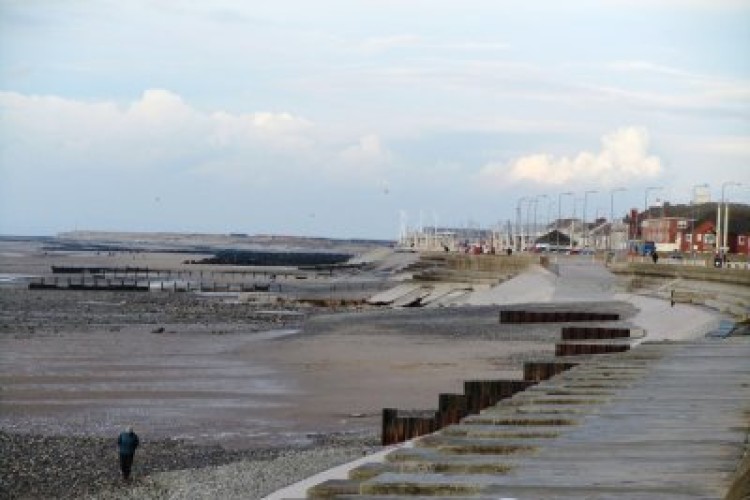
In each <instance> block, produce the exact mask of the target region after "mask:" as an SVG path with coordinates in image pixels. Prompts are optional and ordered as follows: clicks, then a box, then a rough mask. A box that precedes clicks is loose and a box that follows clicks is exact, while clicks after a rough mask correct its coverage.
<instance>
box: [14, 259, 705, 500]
mask: <svg viewBox="0 0 750 500" xmlns="http://www.w3.org/2000/svg"><path fill="white" fill-rule="evenodd" d="M20 250H21V249H18V248H14V249H13V251H12V252H11V251H7V249H6V251H5V252H4V253H3V252H0V272H7V273H14V274H17V275H23V274H25V273H30V274H34V273H38V272H40V271H43V270H44V269H45V268H48V266H49V265H50V263H51V262H54V263H56V264H60V263H63V264H64V263H66V262H71V261H75V262H77V263H78V264H79V265H84V264H85V265H88V264H89V261H88V260H86V258H85V256H84V255H81V254H75V255H59V254H58V255H54V256H50V255H45V254H44V253H43V252H40V251H38V250H36V251H32V252H28V253H24V252H23V251H20ZM95 257H96V259H98V260H97V262H96V264H97V265H101V263H102V262H104V263H110V262H111V261H110V260H108V259H110V257H103V256H100V255H97V256H95ZM113 258H114V259H115V261H116V262H120V261H119V260H117V259H127V258H128V257H127V256H120V257H117V256H114V257H113ZM137 258H138V259H141V260H142V261H144V262H148V254H138V256H137ZM154 258H155V259H157V260H158V262H159V265H160V266H166V265H168V264H169V263H170V262H172V263H173V264H174V265H177V264H176V263H178V262H179V259H180V257H179V256H175V255H167V256H165V255H157V256H155V257H154ZM100 261H101V262H100ZM571 262H572V265H574V266H581V268H580V269H577V270H576V271H580V272H573V273H568V272H567V271H565V270H563V272H562V273H561V274H560V275H559V276H555V275H551V274H550V273H548V272H546V271H539V270H538V269H537V270H534V271H533V272H532V273H531V274H526V275H523V276H521V277H519V280H518V281H516V282H514V281H513V280H511V281H509V282H507V283H505V284H503V285H501V286H499V287H496V288H495V289H493V290H492V291H491V293H489V294H488V293H484V294H483V295H482V296H478V297H477V300H476V301H475V302H474V303H476V304H492V303H509V302H514V301H520V302H523V301H525V300H527V301H529V300H555V301H557V300H559V301H563V302H567V303H568V305H573V306H576V307H581V308H587V309H590V308H604V309H607V310H617V311H620V312H621V313H622V314H623V317H624V319H623V321H622V324H623V325H633V326H639V325H638V324H637V323H635V324H633V323H631V321H632V320H633V319H634V318H635V316H636V314H637V313H638V309H637V308H636V307H634V306H633V305H632V304H631V303H629V302H627V301H626V300H627V299H628V297H624V296H616V295H615V293H616V289H615V287H614V279H613V278H612V277H611V275H609V274H608V273H607V272H606V271H605V270H603V269H601V268H598V269H592V268H591V263H590V262H588V261H585V262H584V261H581V260H575V261H571ZM142 264H143V262H141V263H139V265H142ZM331 279H334V280H346V279H352V278H351V277H347V276H339V277H337V276H334V277H332V278H331ZM339 282H340V281H339ZM591 283H596V285H595V286H594V287H592V286H591ZM493 294H494V296H493ZM471 303H472V302H471V301H468V304H471ZM641 306H649V307H650V308H651V309H650V310H651V311H652V312H653V316H654V321H656V322H659V321H662V323H663V318H662V317H661V316H663V313H661V312H658V311H656V309H655V308H654V307H652V306H650V305H649V304H641V305H640V306H639V307H641ZM659 307H661V306H659ZM679 312H680V311H677V310H672V311H669V314H672V315H673V316H674V321H675V323H674V324H675V325H676V324H678V323H677V322H678V321H681V320H680V316H679V314H678V313H679ZM291 313H294V314H291ZM660 315H661V316H660ZM704 319H705V318H704ZM704 319H702V320H704ZM670 327H671V324H670ZM161 329H163V331H161ZM157 331H161V333H154V332H157ZM557 338H559V326H558V325H527V326H517V325H500V324H499V323H498V316H497V307H496V306H493V305H475V306H472V305H466V306H462V307H456V308H439V309H409V310H381V309H375V308H367V307H361V306H356V307H342V308H337V310H336V311H332V310H331V309H330V308H326V307H312V306H309V305H301V304H296V305H295V304H293V303H291V302H288V301H286V302H273V303H262V304H260V303H247V302H238V301H236V300H227V298H226V297H222V296H221V295H217V296H210V295H209V296H199V295H196V294H184V293H176V294H174V293H153V292H152V293H137V292H131V293H122V292H101V291H96V292H62V291H28V290H22V289H21V288H19V287H12V286H2V287H0V391H2V392H1V393H0V394H1V396H0V397H1V399H0V430H2V431H3V432H5V433H12V435H13V436H23V435H27V436H30V438H29V442H24V441H23V439H21V440H20V441H19V440H18V439H17V438H14V439H15V441H13V442H14V443H15V444H13V446H14V447H13V448H12V449H10V450H8V449H5V452H6V453H5V454H6V456H7V455H8V454H10V456H12V458H11V460H10V462H2V463H0V468H2V469H3V470H2V471H1V472H2V474H0V475H2V476H4V477H5V478H6V481H10V482H11V486H13V487H19V483H20V482H22V481H27V482H31V483H33V482H34V481H36V480H38V478H39V475H40V474H42V475H44V474H45V471H44V470H42V471H41V472H40V471H39V470H38V468H37V469H33V470H32V469H29V470H28V471H26V472H28V474H26V472H24V471H23V470H21V471H20V472H13V473H12V474H11V472H10V470H9V468H11V467H14V465H13V463H14V462H19V461H20V462H23V461H24V460H27V459H29V458H30V456H31V455H34V454H37V453H38V452H39V447H38V446H37V444H35V443H36V441H34V440H35V439H38V438H37V437H33V436H51V437H55V436H65V437H70V438H72V439H73V441H72V442H71V443H70V446H72V447H79V448H81V449H92V450H95V449H99V448H97V447H101V446H103V445H102V443H105V442H106V441H96V443H97V444H96V445H90V443H89V444H87V443H88V442H87V441H85V439H99V440H106V439H114V437H115V436H116V435H117V433H118V432H119V430H120V429H121V428H122V426H123V425H126V424H130V425H133V426H134V427H135V428H136V430H137V432H139V434H140V435H141V436H142V439H143V441H144V445H145V446H147V445H148V443H149V442H150V443H153V446H156V447H159V448H165V447H166V448H168V446H165V445H164V444H163V443H167V442H170V443H171V442H174V443H176V444H175V446H176V447H177V448H176V450H175V451H174V452H173V457H176V458H173V459H172V460H171V462H170V461H169V460H167V459H161V458H160V459H158V460H156V459H155V460H156V461H155V462H154V464H153V465H151V466H148V467H145V464H143V465H144V468H143V469H140V470H138V469H136V472H137V473H139V474H150V473H151V472H156V471H159V470H178V469H183V468H186V467H193V468H194V467H203V466H207V465H210V464H212V463H223V462H222V460H224V462H231V461H234V460H238V459H239V457H245V458H248V457H250V458H252V457H255V456H256V455H255V453H257V452H258V451H263V450H269V449H270V450H276V452H274V453H277V455H273V456H278V453H283V452H284V450H289V449H290V448H295V449H300V448H304V447H313V448H315V447H321V446H328V445H330V444H331V443H333V444H334V445H335V446H336V447H337V449H340V450H344V453H343V454H342V455H340V458H337V459H334V458H331V460H334V461H335V460H339V459H340V460H341V461H346V460H349V459H351V458H352V456H356V455H357V454H361V452H362V451H366V450H371V449H374V447H376V446H377V442H378V437H379V430H380V412H381V410H382V408H384V407H394V408H401V409H409V408H414V409H432V408H435V407H436V406H437V401H438V395H439V394H440V393H442V392H461V390H462V386H463V382H464V381H465V380H469V379H482V378H520V377H521V368H522V364H523V361H524V360H526V359H531V358H535V357H539V356H545V355H548V354H551V353H552V352H553V351H554V342H555V340H556V339H557ZM85 436H88V438H84V437H85ZM32 437H33V438H32ZM76 439H78V440H77V441H76ZM2 442H3V443H5V441H2ZM42 442H43V441H42ZM159 443H162V444H159ZM190 446H198V447H199V448H200V449H204V450H216V449H219V450H225V451H224V452H220V454H221V453H225V455H224V456H223V458H221V459H217V458H215V459H214V461H213V462H211V461H209V460H206V461H204V462H202V461H201V459H200V457H201V456H202V455H201V453H193V452H191V451H190V450H192V449H193V448H190ZM216 446H219V447H220V448H216ZM87 447H88V448H87ZM243 452H245V454H244V455H243V454H242V453H243ZM236 453H240V455H237V454H236ZM14 454H15V455H16V456H13V455H14ZM24 454H26V455H29V456H25V455H24ZM22 455H23V456H22ZM334 456H339V455H335V454H334ZM191 457H198V458H197V459H195V460H193V458H191ZM256 458H257V457H256ZM271 458H272V457H271ZM268 459H269V457H268V456H264V457H262V458H260V460H268ZM307 459H308V460H309V458H307ZM217 460H218V462H217ZM32 462H33V461H32ZM319 465H320V467H321V468H325V466H326V463H325V462H323V461H321V462H320V464H319ZM328 465H332V463H328ZM29 467H31V466H29ZM99 467H100V469H101V470H100V471H99V473H100V474H99V476H97V477H99V478H100V479H99V480H98V481H99V482H94V483H91V484H88V485H84V486H85V488H89V487H95V486H97V485H98V487H101V486H102V485H104V486H106V484H108V483H107V481H108V482H109V483H112V482H113V481H116V478H117V470H116V463H115V461H114V460H112V462H107V463H102V464H99ZM284 468H285V469H288V467H287V466H286V465H284ZM29 471H31V472H29ZM303 473H304V474H309V471H308V472H300V474H303ZM24 474H26V475H24ZM288 476H289V477H288V479H289V480H290V481H291V480H294V479H299V478H300V477H297V476H294V474H291V473H289V474H288ZM54 477H57V476H54ZM54 477H53V479H54ZM62 477H65V476H64V474H63V475H62ZM302 477H304V476H302ZM7 478H10V479H7ZM101 478H105V480H104V482H103V483H102V482H101ZM52 483H54V481H52ZM273 484H275V483H273ZM283 484H285V483H284V482H283V478H282V479H281V483H280V485H283ZM277 486H278V485H277ZM268 487H269V488H270V487H272V486H268ZM0 489H2V488H0ZM22 491H26V492H27V493H28V492H29V491H32V490H28V489H26V490H22ZM42 491H44V490H43V489H42ZM70 491H71V493H72V494H74V493H75V492H76V491H78V492H80V491H88V490H76V489H75V488H74V489H72V490H70ZM259 491H261V490H259ZM269 491H273V489H271V490H268V491H266V493H268V492H269ZM31 496H32V497H34V496H35V495H31ZM42 496H43V495H42Z"/></svg>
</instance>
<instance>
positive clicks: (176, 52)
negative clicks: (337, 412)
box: [0, 0, 750, 239]
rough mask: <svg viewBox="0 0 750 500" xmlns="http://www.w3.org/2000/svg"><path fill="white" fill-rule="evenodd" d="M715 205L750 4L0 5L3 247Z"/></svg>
mask: <svg viewBox="0 0 750 500" xmlns="http://www.w3.org/2000/svg"><path fill="white" fill-rule="evenodd" d="M733 183H741V185H735V184H733ZM706 184H707V185H708V187H705V188H703V187H698V186H702V185H706ZM722 190H723V191H724V195H725V197H726V198H727V199H729V200H732V201H738V202H743V203H750V0H742V1H740V0H570V1H567V2H559V1H539V0H526V1H503V0H463V1H461V2H458V1H442V0H316V1H315V2H309V1H300V0H275V1H273V2H265V1H262V2H261V1H255V0H249V1H239V0H212V1H208V0H204V1H197V0H192V1H191V0H179V1H178V0H160V1H156V0H151V1H149V0H128V1H127V2H122V1H119V0H118V1H114V0H113V1H110V0H0V234H39V235H42V234H55V233H57V232H61V231H69V230H75V229H78V230H121V231H181V232H185V231H188V232H208V233H227V232H238V233H248V234H261V233H262V234H268V233H273V234H290V235H301V236H329V237H342V238H349V237H356V238H388V239H394V238H396V237H397V236H398V234H399V230H400V228H401V226H402V224H406V225H408V226H410V227H418V226H419V225H420V224H423V225H430V226H432V225H435V224H436V225H438V226H453V227H491V226H494V225H496V224H498V223H502V221H504V220H508V219H515V217H516V216H517V213H518V212H517V209H518V208H519V207H520V208H521V210H522V212H521V217H522V218H524V217H529V216H530V214H531V213H532V211H534V212H536V214H537V217H538V218H539V220H540V221H542V220H545V219H547V218H551V217H557V215H558V214H560V215H562V216H563V217H566V216H567V217H570V216H573V215H576V216H578V217H580V216H581V215H582V212H583V209H584V205H585V208H586V212H587V219H592V218H593V217H594V216H604V217H609V214H610V210H611V208H614V211H615V215H616V216H618V215H623V214H625V212H626V211H627V210H628V209H630V208H631V207H633V208H639V209H642V208H643V207H644V205H645V204H646V203H648V204H653V203H657V202H659V201H661V200H667V201H669V202H671V203H688V202H690V200H691V199H692V196H693V194H705V195H710V196H711V199H712V200H717V199H719V198H721V194H722ZM587 191H588V192H589V193H588V194H586V192H587ZM592 191H595V192H592ZM566 193H572V194H566ZM528 200H534V201H533V202H529V201H528ZM584 200H585V201H584Z"/></svg>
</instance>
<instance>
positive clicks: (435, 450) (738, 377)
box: [268, 259, 750, 499]
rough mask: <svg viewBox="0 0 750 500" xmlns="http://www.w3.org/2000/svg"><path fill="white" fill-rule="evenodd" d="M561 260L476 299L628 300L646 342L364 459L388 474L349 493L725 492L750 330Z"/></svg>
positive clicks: (742, 433)
mask: <svg viewBox="0 0 750 500" xmlns="http://www.w3.org/2000/svg"><path fill="white" fill-rule="evenodd" d="M560 260H561V262H560V267H559V272H558V274H554V273H550V272H548V271H546V270H543V269H541V268H536V269H534V270H533V271H531V272H528V273H524V274H522V275H520V276H518V277H516V278H514V279H512V280H509V281H507V282H505V283H503V284H501V285H499V286H497V287H494V288H493V289H491V290H488V291H485V292H477V294H476V295H475V296H474V297H473V300H471V301H469V303H472V304H508V303H523V302H549V301H555V302H565V301H586V300H592V301H596V300H606V301H609V300H626V301H629V302H631V303H632V304H633V305H635V306H636V307H637V308H638V309H639V313H638V314H637V315H636V316H635V317H634V318H632V319H631V321H632V322H633V323H634V324H635V325H637V326H639V327H641V328H643V329H644V330H645V332H646V336H645V338H644V339H642V340H639V341H638V342H643V341H646V343H645V344H643V345H641V346H639V347H638V348H637V349H634V350H632V351H629V352H628V353H624V354H617V355H608V356H606V357H601V358H597V360H595V361H593V362H592V363H589V364H585V365H581V366H579V367H576V368H574V369H573V370H571V371H569V372H566V373H565V374H562V375H559V376H557V377H555V378H553V379H551V380H550V381H547V382H544V383H542V384H540V385H538V386H535V387H534V388H532V389H529V390H527V391H524V392H523V393H519V394H517V395H516V396H514V397H513V398H511V399H509V400H505V401H502V402H501V403H500V404H498V405H497V406H495V407H493V408H488V409H487V410H485V411H484V412H482V414H480V415H477V416H472V417H468V418H467V419H465V420H464V421H463V422H462V423H461V424H459V425H456V426H451V427H447V428H445V429H443V430H442V431H440V432H438V433H436V434H434V435H432V436H429V437H425V438H422V439H419V440H416V441H415V442H414V447H413V448H406V449H403V450H397V451H395V452H390V453H386V454H382V455H381V456H380V457H378V460H376V462H380V463H381V465H375V466H373V465H370V466H368V467H365V469H368V470H370V471H371V472H372V471H376V472H378V473H379V474H378V475H376V476H374V477H372V478H371V479H368V480H366V481H364V482H362V483H361V484H360V485H359V486H358V489H359V491H360V492H361V494H360V495H355V496H351V497H349V496H347V497H346V498H352V499H353V498H363V499H364V498H376V497H378V496H381V495H390V496H389V497H388V498H398V497H402V496H404V497H413V496H415V495H416V496H420V495H424V496H429V497H431V498H434V497H441V496H446V497H448V496H449V497H450V498H460V497H467V498H468V497H471V498H495V499H497V498H517V499H522V498H523V499H525V498H561V499H568V498H597V499H605V498H627V499H639V498H643V499H645V498H648V499H652V498H664V499H687V498H721V497H722V496H723V493H724V492H725V491H726V490H727V488H728V486H729V481H730V476H731V473H732V472H733V471H734V469H735V468H736V467H737V465H738V463H739V460H740V458H741V456H742V453H743V452H744V450H745V442H746V439H747V437H748V427H749V423H748V417H747V415H748V412H750V339H728V340H724V341H715V340H707V339H705V338H704V334H705V333H706V332H707V331H709V330H710V329H712V328H713V327H715V325H716V324H717V323H718V316H717V315H716V314H715V313H713V312H711V311H708V310H705V309H702V308H697V307H693V306H687V305H681V304H677V305H675V306H674V307H671V306H670V305H669V303H667V302H665V301H662V300H658V299H653V298H646V297H639V296H633V295H629V294H618V293H617V291H616V289H615V286H614V277H613V276H612V275H611V274H610V273H609V272H608V271H607V270H606V269H604V268H603V267H601V266H600V265H596V264H592V263H591V262H590V261H584V260H581V259H569V260H566V259H560ZM664 340H669V341H670V342H661V341H664ZM648 341H660V342H658V343H649V342H648ZM383 460H385V462H383ZM359 465H360V464H359V463H358V464H357V466H359ZM352 468H353V466H352V464H350V465H349V467H346V466H344V467H342V468H339V470H337V471H336V472H335V473H331V472H329V473H324V474H322V475H319V476H317V477H316V478H312V479H311V480H310V481H308V482H307V483H306V484H305V486H304V488H303V487H300V486H301V485H300V486H298V487H296V488H295V487H291V488H289V489H285V490H282V491H280V492H277V493H276V494H274V495H272V496H270V497H268V498H269V499H280V498H304V496H305V492H306V490H307V488H308V487H309V485H310V482H313V483H316V484H317V483H320V482H322V481H325V480H327V479H331V478H343V477H345V476H344V474H347V471H348V470H350V469H352ZM341 498H343V497H341Z"/></svg>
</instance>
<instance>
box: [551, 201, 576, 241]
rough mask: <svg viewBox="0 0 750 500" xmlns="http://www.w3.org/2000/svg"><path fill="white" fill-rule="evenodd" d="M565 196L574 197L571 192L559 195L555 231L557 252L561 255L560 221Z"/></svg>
mask: <svg viewBox="0 0 750 500" xmlns="http://www.w3.org/2000/svg"><path fill="white" fill-rule="evenodd" d="M563 196H573V193H572V192H571V191H567V192H565V193H560V194H558V195H557V223H556V224H555V229H556V231H557V235H556V236H557V244H556V246H557V249H556V250H557V252H558V253H560V219H562V208H561V207H562V197H563Z"/></svg>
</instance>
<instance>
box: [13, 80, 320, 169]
mask: <svg viewBox="0 0 750 500" xmlns="http://www.w3.org/2000/svg"><path fill="white" fill-rule="evenodd" d="M0 110H2V113H1V115H0V116H1V118H0V127H2V131H3V136H4V137H3V145H4V157H5V158H4V159H5V161H4V163H5V165H4V166H3V168H4V169H8V168H20V165H25V168H34V167H36V168H38V169H68V170H81V169H84V170H107V169H116V168H125V169H127V170H130V171H138V170H151V171H154V172H156V171H159V170H166V169H178V170H186V171H187V170H189V169H191V168H194V167H196V165H199V164H200V163H201V162H204V161H209V160H210V161H211V162H217V161H218V162H219V163H220V162H221V161H222V160H223V159H232V160H233V161H234V163H238V164H241V163H243V158H257V157H258V156H263V155H264V154H265V155H266V156H267V155H269V154H273V155H277V156H278V155H283V156H286V157H287V158H297V157H300V156H302V155H303V154H304V153H305V152H307V151H308V150H309V149H310V148H312V147H314V146H315V144H316V140H315V137H314V129H315V125H314V124H313V123H312V122H311V121H310V120H307V119H306V118H304V117H301V116H297V115H295V114H293V113H290V112H267V111H263V112H256V113H229V112H225V111H214V112H205V111H202V110H199V109H197V108H195V107H193V106H191V105H190V104H188V103H186V102H185V101H184V99H183V98H182V97H181V96H179V95H177V94H175V93H173V92H170V91H168V90H163V89H149V90H146V91H145V92H143V94H142V95H141V96H140V97H139V98H137V99H135V100H134V101H132V102H130V103H128V104H126V105H124V106H123V105H118V104H117V103H115V102H112V101H104V102H87V101H78V100H72V99H64V98H61V97H56V96H27V95H23V94H19V93H15V92H0ZM244 164H245V165H253V164H255V165H257V162H250V161H244ZM246 168H251V167H248V166H246Z"/></svg>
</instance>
